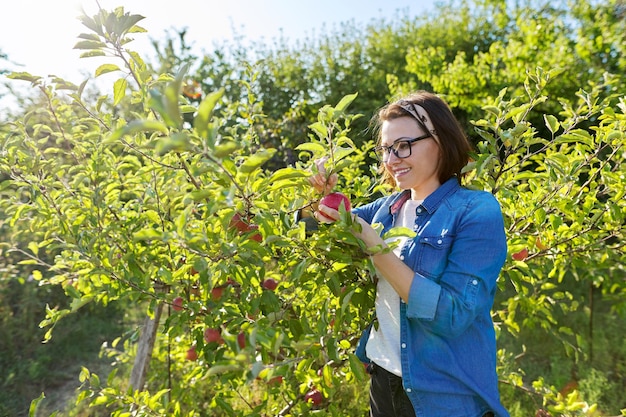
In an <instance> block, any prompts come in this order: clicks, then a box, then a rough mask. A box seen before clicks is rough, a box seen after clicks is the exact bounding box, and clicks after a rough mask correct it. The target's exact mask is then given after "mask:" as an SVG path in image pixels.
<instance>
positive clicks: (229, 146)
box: [213, 140, 239, 158]
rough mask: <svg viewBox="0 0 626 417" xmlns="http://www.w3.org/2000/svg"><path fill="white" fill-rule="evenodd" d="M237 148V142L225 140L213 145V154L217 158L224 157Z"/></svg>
mask: <svg viewBox="0 0 626 417" xmlns="http://www.w3.org/2000/svg"><path fill="white" fill-rule="evenodd" d="M237 149H239V145H238V144H237V143H235V142H233V141H232V140H227V141H224V142H220V144H219V145H217V146H216V147H215V150H214V151H213V155H214V156H215V157H217V158H224V157H227V156H228V155H230V154H231V153H233V152H235V151H236V150H237Z"/></svg>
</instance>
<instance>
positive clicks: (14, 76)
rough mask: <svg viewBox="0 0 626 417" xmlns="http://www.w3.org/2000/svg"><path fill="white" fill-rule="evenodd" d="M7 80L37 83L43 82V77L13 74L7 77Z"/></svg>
mask: <svg viewBox="0 0 626 417" xmlns="http://www.w3.org/2000/svg"><path fill="white" fill-rule="evenodd" d="M7 78H10V79H11V80H23V81H29V82H31V83H35V82H37V81H39V80H41V77H39V76H36V75H31V74H29V73H27V72H12V73H10V74H9V75H7Z"/></svg>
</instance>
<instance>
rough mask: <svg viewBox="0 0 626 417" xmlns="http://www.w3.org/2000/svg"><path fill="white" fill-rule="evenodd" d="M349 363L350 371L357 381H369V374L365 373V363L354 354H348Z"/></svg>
mask: <svg viewBox="0 0 626 417" xmlns="http://www.w3.org/2000/svg"><path fill="white" fill-rule="evenodd" d="M348 361H349V362H350V370H351V371H352V373H353V374H354V376H355V377H356V378H357V380H358V381H361V382H362V381H365V380H366V379H367V373H366V372H365V365H364V364H363V362H361V360H360V359H359V358H358V357H357V356H356V355H355V354H353V353H348Z"/></svg>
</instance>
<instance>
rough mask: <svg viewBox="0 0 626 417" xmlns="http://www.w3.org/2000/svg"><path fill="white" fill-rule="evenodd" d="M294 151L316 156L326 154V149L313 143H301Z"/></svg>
mask: <svg viewBox="0 0 626 417" xmlns="http://www.w3.org/2000/svg"><path fill="white" fill-rule="evenodd" d="M296 150H297V151H308V152H312V153H314V154H316V153H319V154H323V153H324V152H326V148H324V147H323V146H322V145H321V144H319V143H313V142H306V143H302V144H300V145H298V146H296Z"/></svg>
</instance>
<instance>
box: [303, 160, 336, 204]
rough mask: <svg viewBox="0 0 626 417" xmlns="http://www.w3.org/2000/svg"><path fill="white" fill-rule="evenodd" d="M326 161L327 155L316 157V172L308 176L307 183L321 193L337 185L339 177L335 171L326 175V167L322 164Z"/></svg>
mask: <svg viewBox="0 0 626 417" xmlns="http://www.w3.org/2000/svg"><path fill="white" fill-rule="evenodd" d="M326 161H328V157H327V156H325V157H323V158H319V159H316V160H315V161H314V163H315V166H316V168H317V173H315V174H314V175H312V176H310V177H309V183H310V184H311V185H312V186H313V188H315V190H316V191H317V192H319V193H320V194H323V195H326V194H328V193H330V192H331V191H332V190H333V188H335V186H336V185H337V181H338V179H339V177H338V176H337V174H336V173H332V174H330V175H328V172H327V171H326V167H325V166H324V164H325V163H326Z"/></svg>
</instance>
